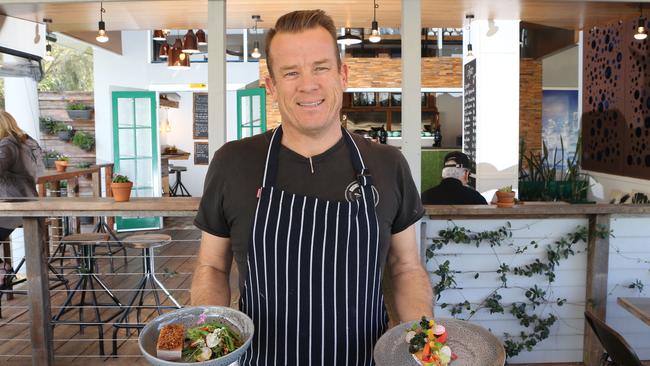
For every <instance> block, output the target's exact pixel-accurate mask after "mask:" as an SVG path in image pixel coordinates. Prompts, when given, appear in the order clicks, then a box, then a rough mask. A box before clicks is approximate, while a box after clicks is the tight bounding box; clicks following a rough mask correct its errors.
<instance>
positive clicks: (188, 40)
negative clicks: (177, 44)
mask: <svg viewBox="0 0 650 366" xmlns="http://www.w3.org/2000/svg"><path fill="white" fill-rule="evenodd" d="M183 52H185V53H199V45H198V42H197V40H196V35H195V34H194V31H193V30H192V29H188V30H187V33H185V37H183Z"/></svg>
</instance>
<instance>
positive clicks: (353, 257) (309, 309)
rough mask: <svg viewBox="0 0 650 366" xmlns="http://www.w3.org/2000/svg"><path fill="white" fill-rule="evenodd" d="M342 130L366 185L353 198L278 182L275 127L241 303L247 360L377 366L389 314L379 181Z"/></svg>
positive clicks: (242, 361) (252, 362)
mask: <svg viewBox="0 0 650 366" xmlns="http://www.w3.org/2000/svg"><path fill="white" fill-rule="evenodd" d="M343 137H344V139H345V142H346V143H347V146H348V147H349V150H350V157H351V159H352V163H353V166H354V169H355V172H356V175H357V181H358V183H359V186H360V192H359V193H360V197H359V198H358V199H357V200H356V201H352V202H346V201H323V200H320V199H318V198H315V197H306V196H302V195H298V194H292V193H289V192H285V191H282V190H279V189H276V188H275V181H276V175H277V170H278V169H277V168H278V154H279V151H280V145H281V144H280V142H281V140H282V127H278V128H277V129H276V130H275V132H274V133H273V137H272V138H271V143H270V145H269V150H268V153H267V157H266V167H265V171H264V181H263V185H262V188H260V192H259V193H258V195H259V200H258V203H257V209H256V212H255V220H254V221H253V228H252V235H251V239H250V243H249V249H248V275H247V277H246V281H245V284H244V289H243V291H242V294H241V301H240V307H241V309H242V311H243V312H245V313H246V314H248V315H249V316H250V317H251V318H252V319H253V322H254V323H255V335H254V336H253V341H252V344H251V346H250V348H249V349H248V351H247V352H246V353H245V355H244V356H242V358H241V359H240V365H269V366H272V365H310V366H311V365H373V364H374V362H373V360H372V350H373V346H374V344H375V342H376V341H377V339H378V338H379V337H380V336H381V335H382V334H383V333H384V331H385V329H386V326H387V323H388V316H387V314H386V309H385V306H384V297H383V294H382V291H381V274H382V269H383V268H382V265H381V263H380V261H379V224H378V221H377V217H376V214H375V205H374V198H373V192H372V191H373V189H372V179H371V177H370V175H369V174H368V170H367V169H366V167H365V165H364V163H363V158H362V157H361V153H360V152H359V149H358V148H357V146H356V144H355V143H354V141H353V140H352V137H351V136H350V134H349V133H348V132H347V131H346V130H344V129H343Z"/></svg>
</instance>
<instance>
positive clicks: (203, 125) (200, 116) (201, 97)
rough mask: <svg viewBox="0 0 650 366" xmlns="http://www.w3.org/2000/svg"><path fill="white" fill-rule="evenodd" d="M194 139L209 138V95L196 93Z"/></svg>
mask: <svg viewBox="0 0 650 366" xmlns="http://www.w3.org/2000/svg"><path fill="white" fill-rule="evenodd" d="M193 131H194V132H193V136H194V139H207V138H208V93H194V124H193Z"/></svg>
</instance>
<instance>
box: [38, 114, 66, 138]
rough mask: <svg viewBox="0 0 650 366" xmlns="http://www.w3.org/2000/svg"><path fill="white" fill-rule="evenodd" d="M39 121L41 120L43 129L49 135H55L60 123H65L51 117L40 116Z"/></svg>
mask: <svg viewBox="0 0 650 366" xmlns="http://www.w3.org/2000/svg"><path fill="white" fill-rule="evenodd" d="M39 122H40V128H41V131H42V132H45V133H47V134H48V135H54V134H55V133H57V131H56V129H57V128H58V127H57V126H58V125H59V124H60V123H63V122H61V121H57V120H55V119H53V118H51V117H40V118H39Z"/></svg>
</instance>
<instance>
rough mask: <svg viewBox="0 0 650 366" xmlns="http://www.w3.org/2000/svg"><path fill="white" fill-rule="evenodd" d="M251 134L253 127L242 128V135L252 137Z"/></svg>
mask: <svg viewBox="0 0 650 366" xmlns="http://www.w3.org/2000/svg"><path fill="white" fill-rule="evenodd" d="M250 136H251V129H250V128H242V130H241V137H242V138H244V137H250Z"/></svg>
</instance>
